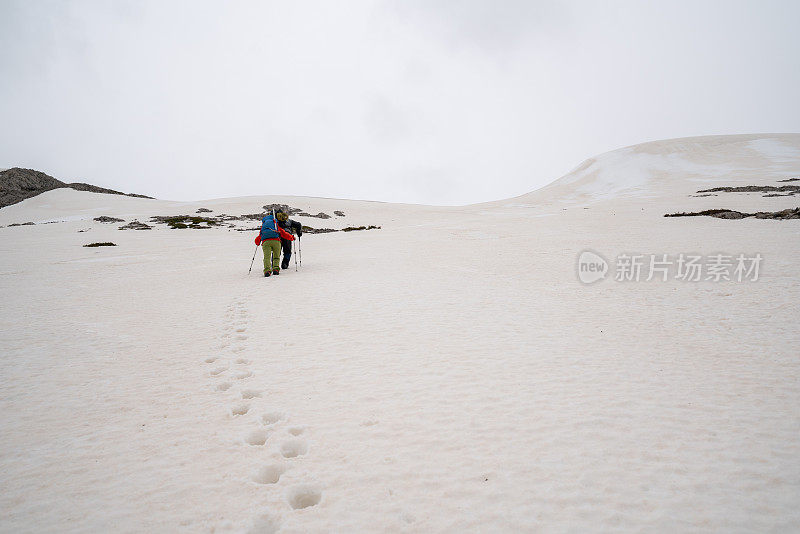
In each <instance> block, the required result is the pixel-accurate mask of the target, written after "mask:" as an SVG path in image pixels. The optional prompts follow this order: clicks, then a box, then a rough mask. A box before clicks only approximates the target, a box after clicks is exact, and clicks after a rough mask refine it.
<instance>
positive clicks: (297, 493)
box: [286, 484, 322, 510]
mask: <svg viewBox="0 0 800 534" xmlns="http://www.w3.org/2000/svg"><path fill="white" fill-rule="evenodd" d="M286 500H287V501H288V502H289V506H291V507H292V508H293V509H295V510H301V509H303V508H308V507H309V506H315V505H317V504H319V502H320V501H321V500H322V490H320V489H319V488H318V487H316V486H312V485H310V484H303V485H301V486H294V487H293V488H290V489H289V491H288V492H287V493H286Z"/></svg>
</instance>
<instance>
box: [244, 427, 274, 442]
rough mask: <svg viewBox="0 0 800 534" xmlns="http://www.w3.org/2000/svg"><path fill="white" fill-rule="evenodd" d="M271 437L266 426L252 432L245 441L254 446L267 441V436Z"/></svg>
mask: <svg viewBox="0 0 800 534" xmlns="http://www.w3.org/2000/svg"><path fill="white" fill-rule="evenodd" d="M268 437H269V432H268V431H267V429H266V428H257V429H256V430H253V431H252V432H250V433H249V434H248V435H247V437H245V438H244V442H245V443H247V444H248V445H253V446H261V445H264V444H265V443H266V442H267V438H268Z"/></svg>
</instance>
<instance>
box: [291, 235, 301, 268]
mask: <svg viewBox="0 0 800 534" xmlns="http://www.w3.org/2000/svg"><path fill="white" fill-rule="evenodd" d="M297 241H298V242H299V241H300V236H297ZM292 247H293V248H297V247H296V246H295V245H294V243H292ZM295 252H297V251H296V250H295ZM294 272H297V254H295V255H294Z"/></svg>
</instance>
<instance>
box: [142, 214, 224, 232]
mask: <svg viewBox="0 0 800 534" xmlns="http://www.w3.org/2000/svg"><path fill="white" fill-rule="evenodd" d="M150 220H151V221H152V222H155V223H161V224H166V225H167V226H169V227H170V228H172V229H183V228H194V229H205V228H211V227H212V226H217V225H218V224H219V221H217V220H216V219H211V218H209V217H199V216H197V215H171V216H161V215H156V216H155V217H151V218H150Z"/></svg>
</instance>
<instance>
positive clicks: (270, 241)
mask: <svg viewBox="0 0 800 534" xmlns="http://www.w3.org/2000/svg"><path fill="white" fill-rule="evenodd" d="M281 238H283V239H287V240H289V241H294V236H293V235H292V234H290V233H289V232H287V231H286V230H284V229H283V228H281V227H280V226H278V220H277V219H276V218H275V212H274V211H271V212H269V213H267V214H266V215H265V216H264V218H263V219H261V232H259V234H258V236H257V237H256V245H261V249H262V250H263V251H264V276H270V275H278V274H281V267H280V265H281Z"/></svg>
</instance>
